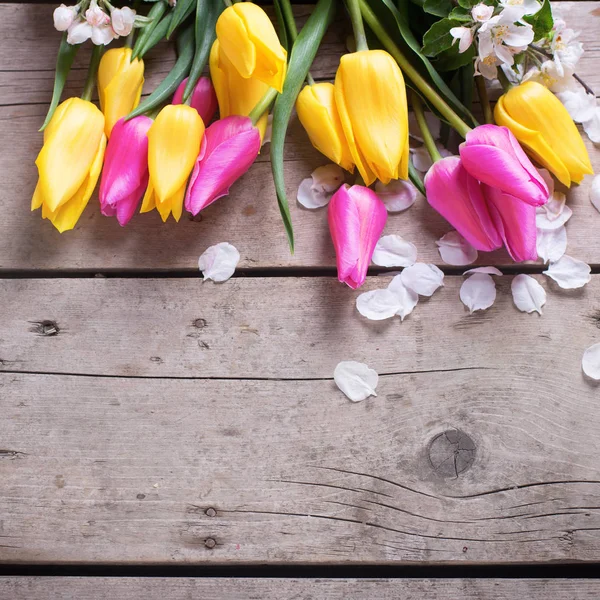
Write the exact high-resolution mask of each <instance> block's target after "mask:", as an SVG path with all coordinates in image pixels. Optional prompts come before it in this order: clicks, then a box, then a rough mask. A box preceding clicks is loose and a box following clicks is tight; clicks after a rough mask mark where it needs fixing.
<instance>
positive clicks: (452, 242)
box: [436, 231, 478, 266]
mask: <svg viewBox="0 0 600 600" xmlns="http://www.w3.org/2000/svg"><path fill="white" fill-rule="evenodd" d="M436 244H437V246H438V248H439V251H440V256H441V257H442V260H443V261H444V262H445V263H447V264H449V265H456V266H464V265H470V264H471V263H474V262H475V261H476V260H477V256H478V253H477V250H475V248H473V246H471V244H469V242H467V240H465V238H464V237H463V236H462V235H460V233H458V231H450V232H449V233H447V234H446V235H444V236H443V237H441V238H440V239H439V240H437V242H436Z"/></svg>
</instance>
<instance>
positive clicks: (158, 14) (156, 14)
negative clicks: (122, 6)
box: [131, 0, 167, 59]
mask: <svg viewBox="0 0 600 600" xmlns="http://www.w3.org/2000/svg"><path fill="white" fill-rule="evenodd" d="M166 10H167V3H166V2H163V1H162V0H161V1H160V2H156V4H154V6H153V7H152V8H151V9H150V12H149V13H148V19H152V21H150V23H148V24H147V25H146V26H145V27H144V28H143V29H142V31H140V33H139V35H138V38H137V40H136V42H135V45H134V46H133V52H132V53H131V58H132V59H134V58H137V57H138V56H140V55H141V50H142V48H143V47H144V45H145V44H146V42H147V41H148V39H149V38H150V35H151V34H152V32H153V31H154V30H155V29H156V27H157V26H158V24H159V22H160V20H161V19H162V16H163V15H164V14H165V12H166ZM165 33H166V32H165Z"/></svg>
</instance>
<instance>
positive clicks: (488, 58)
mask: <svg viewBox="0 0 600 600" xmlns="http://www.w3.org/2000/svg"><path fill="white" fill-rule="evenodd" d="M498 5H499V6H500V7H501V10H500V12H499V13H498V14H496V15H494V12H495V7H494V6H489V5H487V4H483V3H481V4H477V5H476V6H474V7H473V8H472V9H471V16H472V17H473V23H472V24H470V25H469V26H462V27H453V28H452V29H451V30H450V34H451V35H452V37H453V38H454V41H455V42H456V41H457V40H458V42H459V46H458V49H459V52H460V53H462V52H466V51H467V50H468V49H469V48H470V47H471V44H472V43H473V41H474V40H475V38H477V46H478V53H477V58H476V59H475V72H476V74H477V75H483V76H484V77H485V78H486V79H495V78H496V76H497V74H498V67H499V66H501V65H502V66H504V65H506V66H508V67H512V66H513V65H514V62H515V59H514V57H515V55H516V54H520V53H521V52H524V51H525V50H526V49H527V47H528V46H529V44H531V42H533V37H534V34H533V27H532V26H531V25H530V24H529V23H526V22H525V21H524V20H523V17H525V16H527V15H534V14H535V13H536V12H538V11H539V10H540V8H541V7H542V5H541V4H540V3H539V2H538V1H537V0H499V2H498Z"/></svg>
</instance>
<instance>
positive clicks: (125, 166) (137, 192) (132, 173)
mask: <svg viewBox="0 0 600 600" xmlns="http://www.w3.org/2000/svg"><path fill="white" fill-rule="evenodd" d="M152 123H153V121H152V119H150V118H149V117H145V116H143V115H142V116H139V117H135V118H133V119H131V120H130V121H124V120H123V119H119V120H118V121H117V123H116V124H115V126H114V127H113V130H112V133H111V136H110V140H109V141H108V146H107V147H106V154H105V155H104V169H103V170H102V179H101V181H100V208H101V210H102V214H103V215H105V216H107V217H114V216H115V215H116V217H117V220H118V221H119V224H120V225H121V226H123V225H126V224H127V223H128V222H129V220H130V219H131V217H132V216H133V213H134V212H135V209H136V208H137V205H138V204H139V202H140V200H141V198H142V196H143V195H144V192H145V190H146V187H147V186H148V137H147V133H148V129H150V126H151V125H152Z"/></svg>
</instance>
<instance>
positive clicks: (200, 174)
mask: <svg viewBox="0 0 600 600" xmlns="http://www.w3.org/2000/svg"><path fill="white" fill-rule="evenodd" d="M259 151H260V133H259V131H258V129H257V128H256V127H255V126H254V125H252V121H251V120H250V119H249V118H248V117H239V116H231V117H226V118H225V119H221V120H219V121H215V122H214V123H213V124H212V125H210V126H209V127H208V128H207V129H206V132H205V134H204V140H203V142H202V149H201V150H200V154H199V156H198V160H197V161H196V164H195V165H194V170H193V171H192V175H191V177H190V182H189V186H188V190H187V194H186V197H185V208H186V210H189V211H190V212H191V213H192V214H194V215H197V214H198V213H199V212H200V211H201V210H202V209H203V208H205V207H207V206H208V205H209V204H212V203H213V202H214V201H215V200H217V199H218V198H221V197H222V196H226V195H227V194H228V193H229V188H230V187H231V185H232V184H233V183H234V182H235V181H236V180H237V179H239V178H240V177H241V176H242V175H243V174H244V173H245V172H246V171H247V170H248V169H249V168H250V167H251V166H252V163H253V162H254V161H255V159H256V157H257V155H258V152H259Z"/></svg>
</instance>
